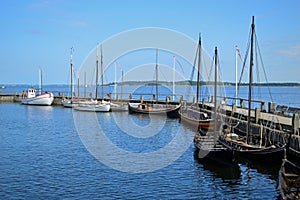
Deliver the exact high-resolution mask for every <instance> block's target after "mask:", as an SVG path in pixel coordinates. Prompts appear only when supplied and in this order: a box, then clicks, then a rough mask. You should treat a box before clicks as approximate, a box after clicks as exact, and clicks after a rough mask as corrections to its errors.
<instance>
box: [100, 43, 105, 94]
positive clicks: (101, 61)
mask: <svg viewBox="0 0 300 200" xmlns="http://www.w3.org/2000/svg"><path fill="white" fill-rule="evenodd" d="M100 51H101V52H100V53H101V55H100V56H101V57H100V65H101V82H102V83H101V85H102V100H103V98H104V80H103V73H104V71H103V55H102V45H101V49H100Z"/></svg>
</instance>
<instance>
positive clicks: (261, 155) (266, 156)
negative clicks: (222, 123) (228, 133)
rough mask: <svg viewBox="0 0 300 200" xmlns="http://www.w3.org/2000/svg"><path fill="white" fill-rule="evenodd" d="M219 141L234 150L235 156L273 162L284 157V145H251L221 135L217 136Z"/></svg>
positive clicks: (279, 160)
mask: <svg viewBox="0 0 300 200" xmlns="http://www.w3.org/2000/svg"><path fill="white" fill-rule="evenodd" d="M219 141H220V143H221V144H222V145H223V146H225V147H226V148H228V149H230V150H232V151H234V152H235V155H236V156H237V157H242V158H246V159H251V160H258V161H263V162H273V163H275V162H277V163H279V162H281V161H282V159H283V157H284V148H285V147H284V146H276V145H272V146H269V147H259V146H251V145H247V144H245V143H243V142H237V141H230V140H226V139H225V138H224V137H222V136H220V137H219Z"/></svg>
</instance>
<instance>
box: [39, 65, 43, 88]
mask: <svg viewBox="0 0 300 200" xmlns="http://www.w3.org/2000/svg"><path fill="white" fill-rule="evenodd" d="M39 73H40V88H39V89H40V91H39V93H40V94H42V91H43V73H42V69H41V67H40V68H39Z"/></svg>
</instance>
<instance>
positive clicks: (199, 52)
mask: <svg viewBox="0 0 300 200" xmlns="http://www.w3.org/2000/svg"><path fill="white" fill-rule="evenodd" d="M200 63H201V34H200V33H199V43H198V73H197V93H196V102H198V100H199V94H200Z"/></svg>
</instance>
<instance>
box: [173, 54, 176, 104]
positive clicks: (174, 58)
mask: <svg viewBox="0 0 300 200" xmlns="http://www.w3.org/2000/svg"><path fill="white" fill-rule="evenodd" d="M175 62H176V57H175V56H173V101H174V100H175Z"/></svg>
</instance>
